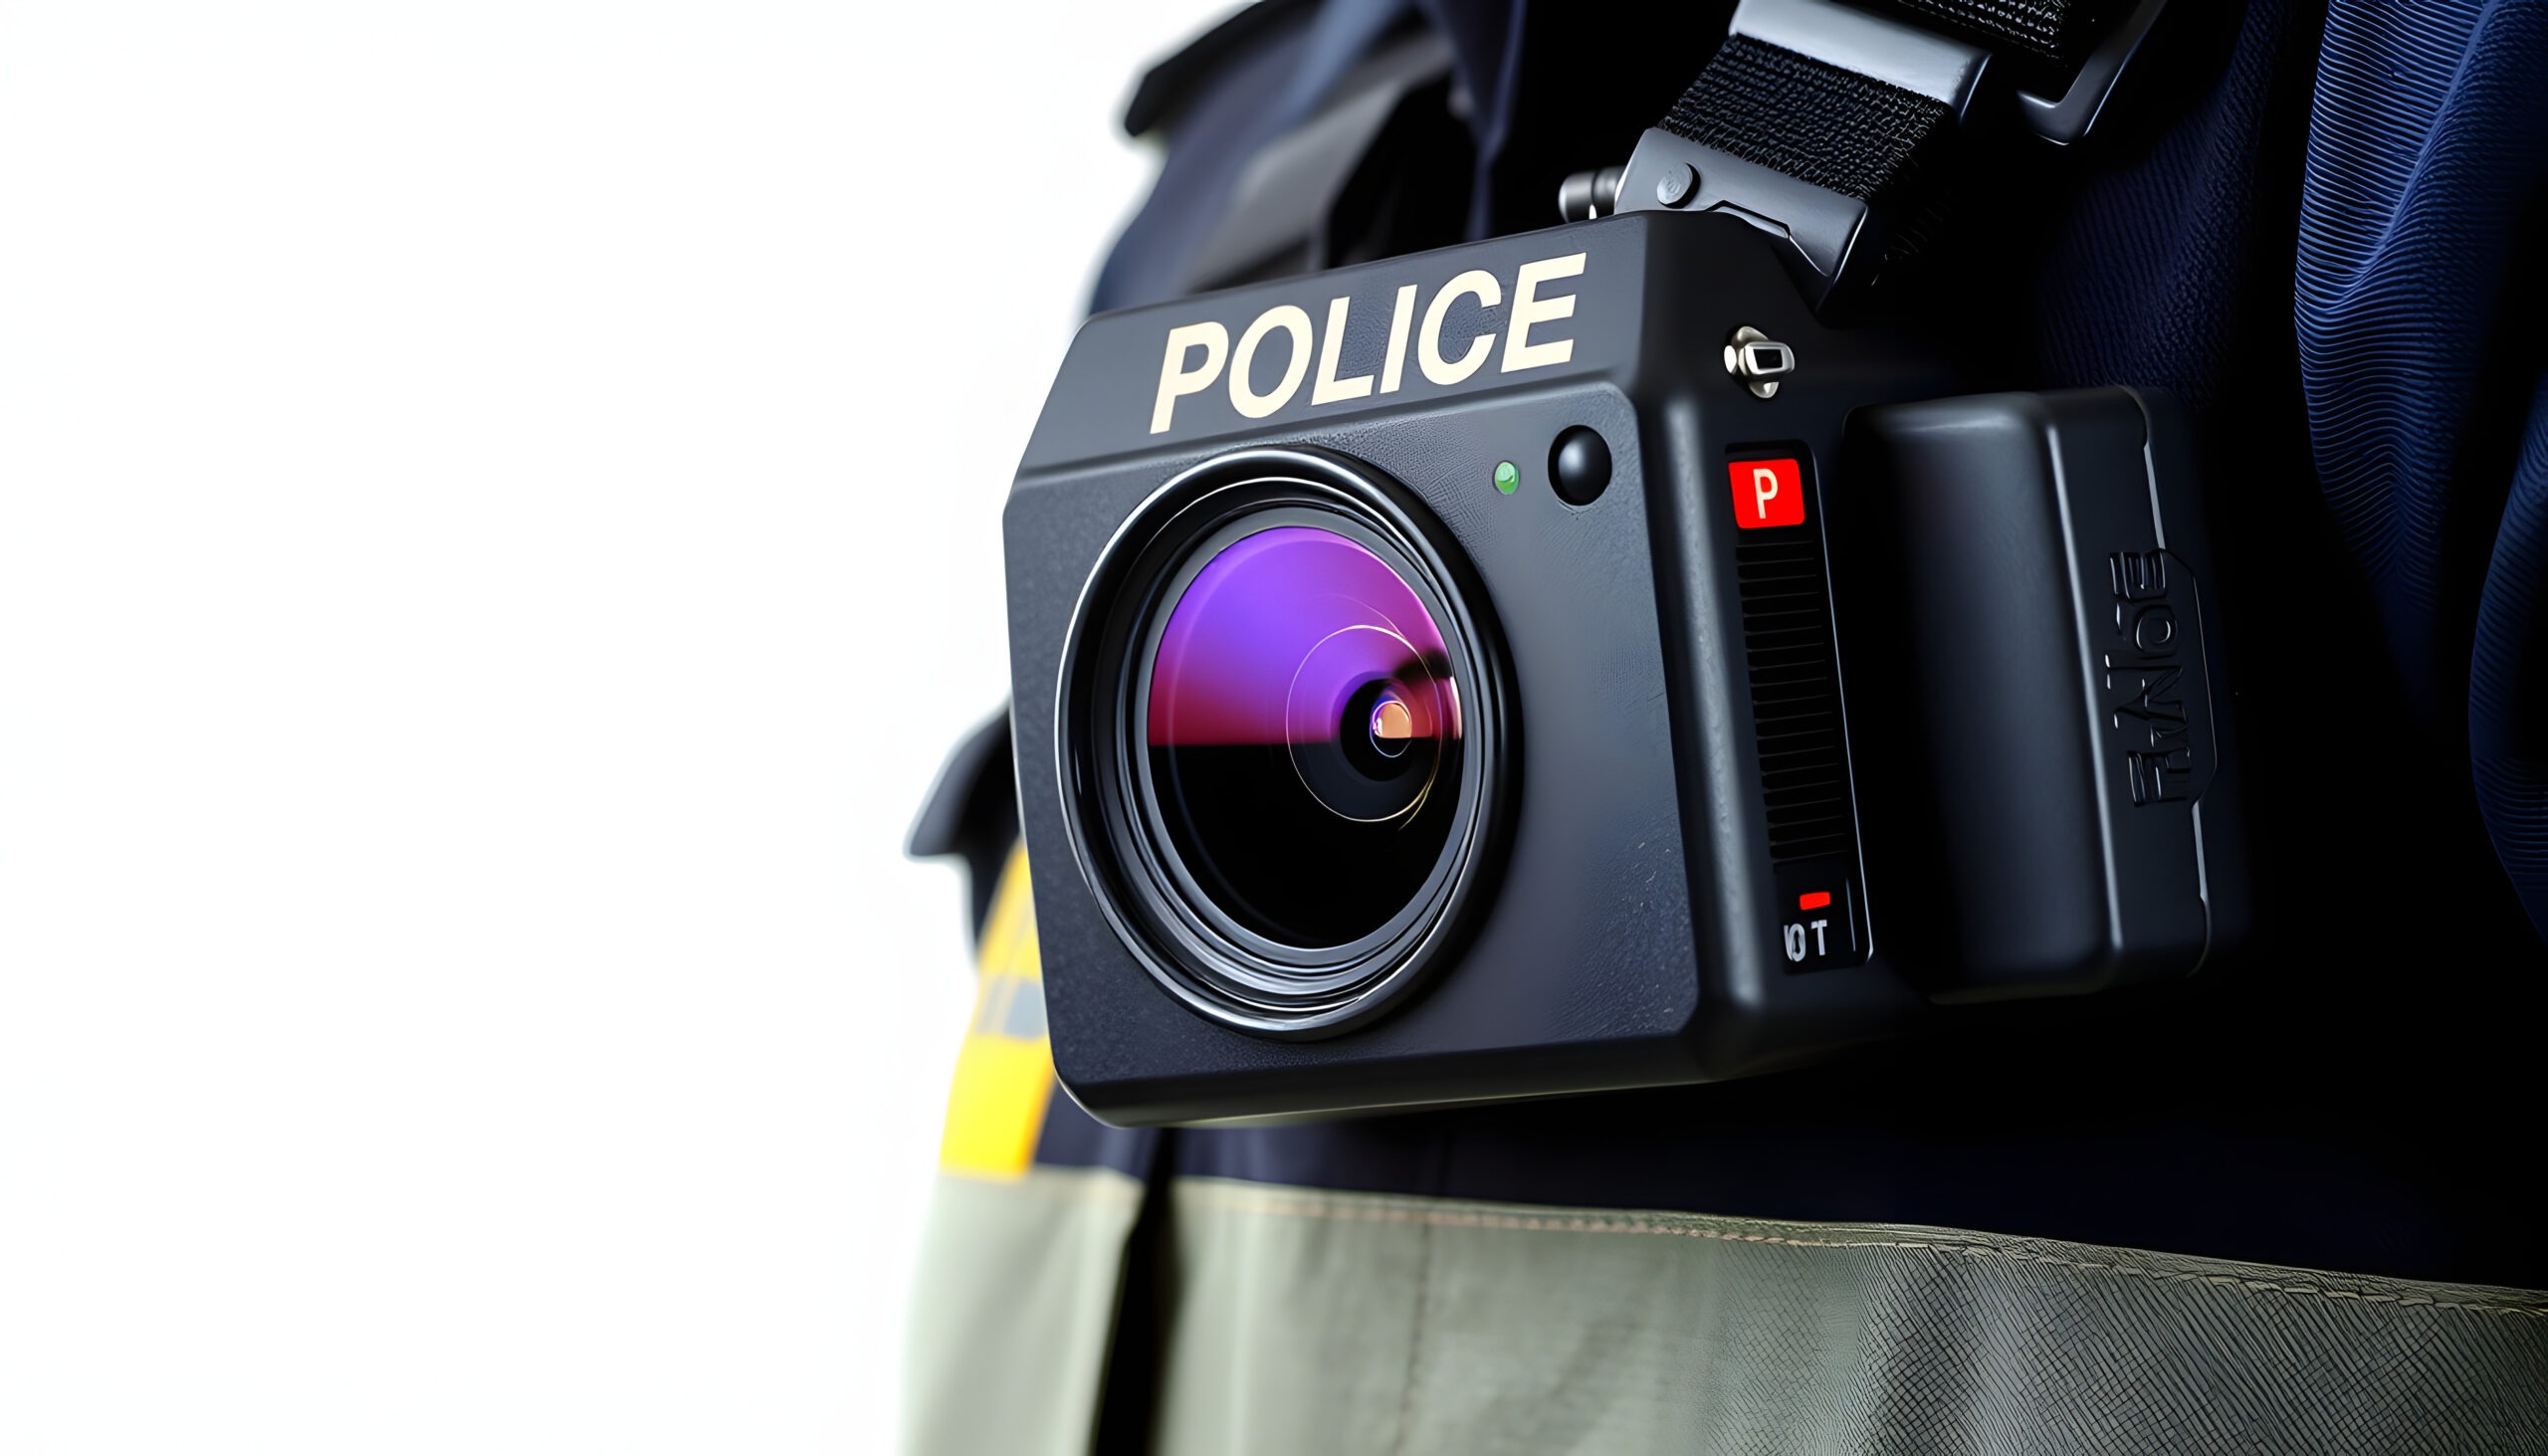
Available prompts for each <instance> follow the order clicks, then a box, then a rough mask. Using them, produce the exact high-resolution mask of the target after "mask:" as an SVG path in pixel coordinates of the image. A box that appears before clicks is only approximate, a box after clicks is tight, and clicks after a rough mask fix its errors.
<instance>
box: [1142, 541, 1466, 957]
mask: <svg viewBox="0 0 2548 1456" xmlns="http://www.w3.org/2000/svg"><path fill="white" fill-rule="evenodd" d="M1145 727H1146V731H1147V743H1146V745H1145V746H1146V750H1147V758H1148V766H1149V769H1150V779H1151V788H1152V793H1153V796H1154V800H1155V802H1156V803H1157V805H1158V810H1159V814H1160V817H1161V819H1162V820H1163V821H1164V825H1165V827H1166V829H1167V830H1168V838H1169V840H1170V842H1171V843H1172V844H1173V846H1174V847H1175V849H1176V852H1177V856H1178V858H1180V859H1181V860H1182V861H1183V862H1184V867H1185V869H1186V871H1187V873H1188V874H1189V875H1190V876H1192V878H1193V880H1194V881H1195V884H1196V887H1197V888H1198V889H1200V890H1201V891H1202V892H1203V894H1204V895H1205V897H1207V898H1208V899H1209V900H1210V901H1211V902H1212V903H1213V904H1214V905H1215V906H1217V907H1218V908H1219V909H1220V910H1222V911H1223V912H1224V913H1226V914H1227V915H1228V916H1229V917H1230V918H1231V919H1232V920H1234V921H1236V922H1237V923H1238V924H1239V925H1241V926H1243V927H1244V928H1246V929H1247V930H1250V931H1252V932H1254V933H1256V934H1257V935H1259V936H1264V937H1266V938H1267V939H1270V940H1274V941H1276V942H1278V943H1281V944H1286V945H1295V946H1304V947H1317V946H1332V945H1342V944H1345V943H1348V942H1350V941H1353V940H1356V939H1359V938H1361V937H1362V936H1368V935H1370V934H1372V933H1373V932H1375V931H1378V930H1380V928H1382V927H1383V926H1385V925H1386V924H1387V923H1388V922H1389V920H1390V919H1391V918H1392V917H1393V916H1395V915H1396V914H1397V913H1398V912H1399V911H1400V910H1402V909H1404V908H1405V907H1406V906H1407V905H1408V903H1409V902H1410V901H1412V900H1413V899H1414V898H1415V897H1416V895H1417V893H1418V892H1419V891H1420V890H1422V888H1423V886H1424V883H1425V881H1426V879H1427V878H1428V877H1429V876H1430V875H1431V874H1432V872H1433V869H1434V866H1435V864H1436V861H1437V860H1438V859H1439V857H1440V854H1441V851H1442V847H1443V845H1444V843H1445V842H1446V840H1447V838H1448V836H1449V833H1450V829H1451V825H1452V822H1453V820H1454V818H1455V817H1456V816H1455V814H1454V812H1453V809H1454V801H1455V800H1456V799H1457V797H1458V779H1459V753H1460V698H1459V686H1458V684H1457V683H1455V682H1454V681H1453V679H1452V673H1451V668H1450V658H1449V654H1448V653H1447V651H1446V649H1445V647H1444V645H1443V640H1442V632H1441V629H1440V628H1439V627H1438V626H1436V625H1435V623H1434V620H1433V616H1432V614H1431V613H1430V612H1429V611H1427V610H1426V609H1425V606H1424V603H1423V601H1422V600H1421V599H1419V598H1418V596H1417V595H1416V592H1415V590H1414V589H1413V588H1412V587H1410V586H1409V585H1408V584H1407V582H1406V580H1405V579H1404V578H1403V577H1401V576H1400V575H1399V574H1398V572H1397V571H1396V570H1395V569H1394V568H1393V567H1391V566H1390V565H1389V563H1388V562H1386V561H1384V560H1382V559H1381V558H1380V556H1379V555H1377V554H1375V553H1374V552H1373V551H1372V550H1371V549H1370V548H1369V547H1367V546H1365V545H1364V544H1363V543H1362V542H1360V541H1357V540H1355V539H1353V538H1352V537H1350V536H1346V535H1344V534H1341V533H1339V532H1336V531H1330V530H1322V529H1319V528H1318V527H1315V526H1305V525H1277V526H1270V527H1268V528H1266V529H1263V530H1259V531H1256V532H1254V533H1253V534H1249V535H1245V536H1242V537H1240V538H1239V539H1238V540H1236V541H1233V542H1231V543H1229V544H1228V545H1226V546H1224V547H1222V549H1221V550H1220V552H1219V553H1218V554H1216V555H1214V556H1213V557H1212V558H1211V559H1210V560H1209V561H1207V562H1205V563H1204V565H1203V567H1202V569H1201V570H1200V571H1198V572H1196V573H1195V575H1194V577H1193V579H1192V581H1191V582H1189V583H1188V584H1187V586H1186V588H1185V590H1184V593H1183V595H1181V596H1180V597H1179V598H1178V599H1177V601H1176V603H1175V605H1174V607H1173V608H1172V609H1171V610H1170V611H1169V613H1168V621H1167V625H1166V627H1165V628H1164V629H1163V630H1162V632H1161V635H1160V639H1159V648H1158V653H1157V656H1156V657H1155V658H1154V660H1153V662H1152V666H1151V678H1150V707H1149V713H1148V716H1147V720H1146V725H1145Z"/></svg>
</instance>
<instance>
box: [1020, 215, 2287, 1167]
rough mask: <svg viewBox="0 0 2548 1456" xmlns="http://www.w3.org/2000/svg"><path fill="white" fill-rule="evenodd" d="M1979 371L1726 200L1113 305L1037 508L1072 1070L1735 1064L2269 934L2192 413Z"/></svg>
mask: <svg viewBox="0 0 2548 1456" xmlns="http://www.w3.org/2000/svg"><path fill="white" fill-rule="evenodd" d="M1955 387H1956V381H1955V380H1954V378H1953V377H1952V376H1951V374H1950V373H1949V372H1948V371H1947V370H1946V369H1945V368H1943V367H1942V366H1941V365H1940V364H1939V363H1938V362H1937V361H1936V360H1935V359H1934V358H1932V357H1930V356H1929V355H1928V354H1926V353H1924V352H1923V351H1922V350H1921V349H1920V348H1919V347H1917V346H1915V345H1914V344H1912V343H1911V342H1909V341H1907V340H1906V339H1904V338H1902V337H1900V336H1898V335H1895V334H1892V333H1889V332H1886V331H1884V330H1882V329H1878V328H1846V329H1843V328H1833V327H1827V326H1825V325H1824V324H1823V323H1821V322H1819V321H1817V319H1816V318H1815V316H1814V314H1813V312H1811V311H1810V310H1809V309H1808V308H1807V307H1806V305H1805V302H1804V301H1803V300H1802V299H1801V298H1800V296H1799V294H1798V292H1797V290H1796V288H1795V286H1794V285H1793V283H1792V282H1791V279H1790V274H1789V272H1788V270H1787V269H1786V268H1785V267H1784V266H1783V264H1782V262H1781V259H1780V257H1779V255H1778V254H1777V252H1776V243H1775V240H1773V239H1772V238H1770V237H1769V236H1768V235H1766V234H1765V233H1763V232H1762V231H1760V230H1759V229H1757V228H1754V227H1752V226H1748V225H1746V224H1745V223H1743V222H1740V221H1735V220H1733V219H1730V218H1726V217H1723V216H1685V215H1676V214H1669V213H1631V214H1627V215H1623V216H1617V217H1611V218H1605V219H1602V220H1600V221H1596V222H1589V223H1580V224H1574V225H1570V226H1566V227H1561V228H1556V229H1551V230H1549V231H1545V232H1539V233H1532V234H1525V235H1520V236H1514V237H1507V238H1499V239H1495V240H1491V241H1487V242H1481V243H1477V244H1473V245H1468V246H1464V247H1459V248H1453V249H1446V250H1442V251H1439V252H1434V253H1428V254H1422V255H1416V256H1410V257H1404V258H1397V259H1391V260H1388V261H1385V262H1380V263H1376V264H1371V265H1366V266H1361V267H1356V268H1350V269H1345V270H1340V271H1337V272H1333V273H1326V274H1318V275H1312V276H1307V277H1301V278H1295V279H1288V280H1284V281H1280V282H1275V283H1269V284H1265V285H1261V286H1254V287H1248V288H1243V289H1238V290H1233V291H1229V292H1225V293H1219V294H1214V295H1209V296H1205V297H1199V298H1193V299H1187V300H1181V301H1178V302H1175V303H1170V304H1164V305H1159V306H1156V307H1152V308H1145V309H1138V310H1131V311H1127V312H1120V313H1114V314H1108V315H1103V316H1100V317H1097V318H1093V319H1091V320H1090V321H1089V322H1088V324H1087V325H1086V326H1085V327H1084V328H1083V329H1082V330H1081V332H1080V334H1079V336H1078V338H1077V339H1076V341H1075V342H1074V344H1073V345H1072V347H1071V350H1070V353H1069V356H1068V358H1067V360H1066V361H1065V363H1064V365H1063V367H1062V370H1061V374H1060V376H1059V379H1058V380H1057V382H1056V383H1055V385H1054V388H1053V391H1052V394H1051V396H1050V398H1049V400H1048V402H1047V404H1046V407H1045V409H1044V413H1043V415H1042V417H1041V419H1040V420H1039V421H1038V423H1037V426H1036V430H1035V433H1034V436H1033V439H1032V441H1031V443H1030V444H1029V446H1028V448H1027V452H1026V456H1025V459H1024V461H1023V463H1022V465H1021V467H1020V470H1019V473H1018V477H1017V480H1016V484H1015V487H1014V490H1013V492H1012V494H1011V497H1010V500H1009V504H1008V507H1007V512H1006V517H1005V532H1006V548H1007V579H1008V605H1009V624H1010V652H1011V671H1012V687H1013V692H1014V697H1013V714H1014V721H1013V732H1014V736H1015V745H1016V762H1017V771H1018V779H1019V784H1018V787H1019V796H1018V797H1019V805H1020V813H1021V817H1022V824H1023V830H1024V834H1025V838H1026V841H1027V845H1028V848H1029V850H1030V853H1031V857H1032V861H1033V864H1034V866H1035V877H1034V888H1035V911H1036V918H1037V925H1038V934H1039V938H1040V942H1041V947H1042V954H1043V965H1044V970H1043V973H1044V980H1045V986H1046V994H1047V1001H1048V1014H1049V1018H1050V1026H1051V1035H1052V1044H1053V1051H1054V1059H1055V1065H1056V1067H1057V1070H1058V1071H1059V1073H1060V1076H1061V1078H1062V1081H1063V1082H1064V1084H1065V1085H1066V1086H1067V1087H1068V1088H1069V1090H1070V1091H1071V1093H1072V1094H1073V1096H1075V1097H1076V1098H1077V1099H1078V1100H1079V1101H1080V1102H1081V1103H1082V1104H1083V1105H1084V1106H1085V1107H1087V1108H1088V1109H1089V1110H1090V1111H1091V1112H1093V1113H1095V1114H1097V1115H1098V1116H1100V1117H1101V1118H1104V1119H1106V1120H1107V1121H1110V1122H1115V1123H1121V1124H1157V1123H1175V1122H1198V1121H1214V1120H1228V1119H1259V1118H1282V1117H1297V1116H1305V1115H1317V1114H1329V1113H1337V1112H1342V1111H1347V1110H1357V1109H1380V1108H1396V1107H1410V1106H1421V1105H1436V1104H1446V1103H1457V1102H1470V1101H1479V1100H1488V1099H1500V1098H1513V1097H1526V1096H1540V1095H1550V1094H1561V1093H1572V1092H1587V1091H1596V1090H1607V1089H1618V1088H1630V1087H1640V1086H1656V1085H1664V1084H1676V1083H1688V1082H1698V1081H1708V1080H1715V1079H1721V1078H1728V1077H1735V1076H1741V1075H1745V1074H1749V1073H1753V1072H1758V1071H1763V1070H1768V1069H1772V1068H1777V1067H1782V1066H1788V1065H1793V1064H1796V1063H1800V1062H1803V1061H1806V1060H1809V1059H1812V1058H1815V1057H1818V1056H1822V1055H1825V1054H1828V1053H1829V1052H1831V1051H1833V1050H1834V1049H1837V1048H1840V1047H1843V1046H1846V1045H1848V1044H1851V1043H1856V1042H1862V1041H1866V1040H1869V1039H1872V1038H1878V1037H1883V1036H1887V1035H1891V1034H1895V1033H1898V1032H1900V1031H1902V1030H1903V1029H1905V1028H1906V1027H1908V1026H1909V1025H1910V1024H1911V1023H1913V1022H1914V1021H1915V1020H1917V1019H1919V1018H1921V1017H1924V1016H1931V1015H1950V1014H1954V1013H1952V1012H1942V1011H1939V1010H1938V1009H1937V1008H1938V1006H1939V1004H1940V1003H1942V1002H1953V1001H1957V1000H1964V999H1986V998H2004V997H2013V996H2024V995H2041V994H2053V993H2075V992H2080V991H2088V990H2095V989H2099V988H2103V987H2106V986H2111V985H2117V984H2122V983H2125V982H2129V981H2138V980H2147V979H2154V978H2162V977H2170V976H2176V975H2182V974H2184V973H2187V972H2189V971H2191V970H2192V969H2193V968H2194V967H2195V966H2196V965H2197V964H2199V963H2200V962H2201V961H2202V960H2203V959H2204V958H2205V956H2206V955H2207V954H2208V953H2209V952H2210V950H2211V949H2212V948H2214V947H2215V946H2216V945H2218V944H2222V943H2226V942H2227V941H2229V940H2230V939H2232V938H2234V936H2236V934H2237V933H2238V930H2239V928H2240V926H2241V924H2242V923H2243V914H2244V912H2243V890H2242V881H2241V879H2240V871H2239V867H2238V853H2239V851H2238V843H2237V824H2236V815H2235V811H2234V801H2233V795H2232V794H2231V793H2230V772H2229V765H2230V758H2231V755H2230V749H2229V742H2228V736H2227V734H2228V726H2227V723H2226V721H2224V719H2223V718H2222V716H2221V715H2220V713H2219V712H2218V710H2219V709H2220V707H2221V706H2222V705H2223V703H2224V701H2225V700H2224V699H2223V697H2222V694H2221V692H2220V689H2219V681H2218V674H2219V669H2220V654H2219V648H2218V642H2217V632H2216V628H2215V625H2214V624H2213V623H2212V622H2211V621H2210V620H2209V618H2208V617H2207V615H2206V613H2205V611H2204V603H2203V591H2202V584H2201V583H2202V573H2203V572H2205V571H2206V570H2208V569H2209V561H2208V559H2207V554H2206V550H2205V547H2204V544H2203V538H2202V534H2201V520H2200V512H2199V509H2198V507H2197V504H2196V503H2195V501H2194V500H2193V498H2192V495H2191V492H2192V482H2191V477H2192V469H2191V461H2190V456H2189V454H2188V452H2187V448H2186V446H2185V444H2184V440H2183V432H2182V430H2181V429H2180V428H2179V427H2178V426H2177V425H2176V424H2175V422H2174V419H2173V416H2172V415H2171V414H2170V413H2169V411H2168V410H2167V409H2166V408H2165V406H2164V405H2163V404H2159V403H2155V402H2152V401H2147V400H2144V399H2142V398H2140V397H2139V396H2135V395H2132V394H2129V393H2126V392H2125V391H2121V390H2105V391H2094V392H2089V393H2083V394H2076V395H2056V396H2024V395H2002V396H1976V397H1971V398H1965V399H1955V398H1944V396H1950V395H1952V393H1953V391H1954V389H1955ZM1920 401H1930V402H1928V403H1920Z"/></svg>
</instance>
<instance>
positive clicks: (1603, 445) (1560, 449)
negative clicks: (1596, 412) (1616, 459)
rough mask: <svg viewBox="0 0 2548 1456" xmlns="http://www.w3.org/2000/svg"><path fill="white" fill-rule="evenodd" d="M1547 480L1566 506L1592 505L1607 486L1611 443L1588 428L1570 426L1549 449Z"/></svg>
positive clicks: (1584, 426)
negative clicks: (1553, 486) (1554, 487)
mask: <svg viewBox="0 0 2548 1456" xmlns="http://www.w3.org/2000/svg"><path fill="white" fill-rule="evenodd" d="M1549 480H1550V482H1551V483H1552V484H1554V485H1555V486H1556V487H1557V494H1558V499H1560V500H1562V501H1564V502H1565V503H1566V504H1568V505H1569V506H1590V505H1592V504H1593V502H1594V501H1596V500H1599V499H1600V496H1601V492H1602V491H1603V490H1605V489H1607V488H1608V486H1609V484H1610V443H1609V442H1608V441H1606V440H1604V439H1602V438H1601V437H1600V435H1598V434H1597V433H1595V432H1594V431H1593V429H1592V428H1591V427H1589V426H1586V425H1572V426H1569V427H1568V428H1567V429H1566V430H1565V431H1564V432H1563V433H1561V434H1560V435H1559V436H1558V437H1557V444H1556V445H1554V446H1552V447H1551V448H1550V450H1549Z"/></svg>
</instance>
